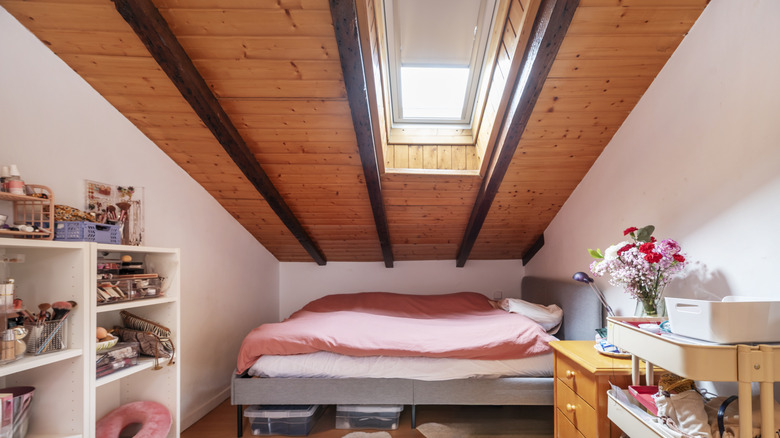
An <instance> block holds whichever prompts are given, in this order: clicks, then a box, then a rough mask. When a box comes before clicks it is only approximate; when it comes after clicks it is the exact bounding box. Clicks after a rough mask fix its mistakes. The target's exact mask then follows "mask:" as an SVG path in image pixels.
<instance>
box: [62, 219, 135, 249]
mask: <svg viewBox="0 0 780 438" xmlns="http://www.w3.org/2000/svg"><path fill="white" fill-rule="evenodd" d="M120 228H121V227H120V226H119V225H112V224H97V223H94V222H87V221H75V222H63V221H56V222H55V225H54V240H64V241H66V242H97V243H112V244H114V245H119V244H120V243H122V231H121V229H120Z"/></svg>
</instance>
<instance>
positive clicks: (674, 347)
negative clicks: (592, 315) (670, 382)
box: [607, 317, 739, 382]
mask: <svg viewBox="0 0 780 438" xmlns="http://www.w3.org/2000/svg"><path fill="white" fill-rule="evenodd" d="M633 319H636V318H621V317H609V318H607V327H608V335H607V338H608V340H609V342H610V343H611V344H612V345H615V346H617V347H619V348H621V349H623V350H625V351H630V352H642V353H641V354H636V353H635V355H636V356H639V357H641V358H642V359H645V360H646V361H648V362H650V363H652V364H655V365H657V366H660V367H661V368H663V369H665V370H667V371H670V372H672V373H674V374H677V375H680V376H686V377H688V378H690V379H693V380H708V381H719V382H726V381H738V380H739V376H738V374H737V361H736V360H735V358H736V354H737V347H736V346H735V345H699V344H692V343H686V342H682V341H680V340H678V339H674V338H671V337H670V336H665V335H659V334H655V333H651V332H648V331H646V330H642V329H640V328H639V327H637V326H635V325H632V324H630V323H629V321H630V320H633ZM712 364H718V366H712Z"/></svg>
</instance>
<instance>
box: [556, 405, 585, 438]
mask: <svg viewBox="0 0 780 438" xmlns="http://www.w3.org/2000/svg"><path fill="white" fill-rule="evenodd" d="M555 430H556V435H555V438H585V435H583V434H581V433H580V432H579V431H578V430H577V428H576V427H574V425H573V424H571V421H569V419H568V418H566V416H565V415H563V412H561V411H560V409H556V410H555Z"/></svg>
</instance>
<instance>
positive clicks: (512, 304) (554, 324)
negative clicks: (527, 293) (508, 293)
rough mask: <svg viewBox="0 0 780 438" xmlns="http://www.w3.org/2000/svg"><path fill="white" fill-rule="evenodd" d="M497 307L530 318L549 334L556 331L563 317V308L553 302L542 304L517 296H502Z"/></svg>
mask: <svg viewBox="0 0 780 438" xmlns="http://www.w3.org/2000/svg"><path fill="white" fill-rule="evenodd" d="M499 307H501V308H502V309H504V310H506V311H507V312H511V313H518V314H520V315H523V316H526V317H528V318H531V319H532V320H534V321H536V323H538V324H539V325H541V326H542V327H543V328H544V329H545V330H546V331H547V332H548V333H550V334H555V333H556V332H557V331H558V329H559V328H560V326H561V320H562V319H563V310H561V308H560V307H558V306H557V305H555V304H550V305H549V306H543V305H541V304H536V303H531V302H528V301H525V300H521V299H519V298H504V299H502V300H501V301H499Z"/></svg>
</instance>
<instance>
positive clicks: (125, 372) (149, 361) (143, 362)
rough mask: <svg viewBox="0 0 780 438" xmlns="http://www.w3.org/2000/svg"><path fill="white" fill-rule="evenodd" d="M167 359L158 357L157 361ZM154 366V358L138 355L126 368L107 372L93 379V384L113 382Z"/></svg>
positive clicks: (100, 384) (101, 384)
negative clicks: (136, 359) (134, 361)
mask: <svg viewBox="0 0 780 438" xmlns="http://www.w3.org/2000/svg"><path fill="white" fill-rule="evenodd" d="M164 360H167V359H160V360H158V361H164ZM153 366H154V358H152V357H139V358H138V363H137V364H135V365H133V366H131V367H127V368H123V369H121V370H119V371H117V372H115V373H112V374H109V375H107V376H103V377H100V378H98V379H96V380H95V386H97V387H98V388H99V387H101V386H103V385H107V384H109V383H111V382H115V381H117V380H120V379H122V378H125V377H127V376H131V375H133V374H135V373H139V372H141V371H144V370H148V369H150V368H152V367H153Z"/></svg>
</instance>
